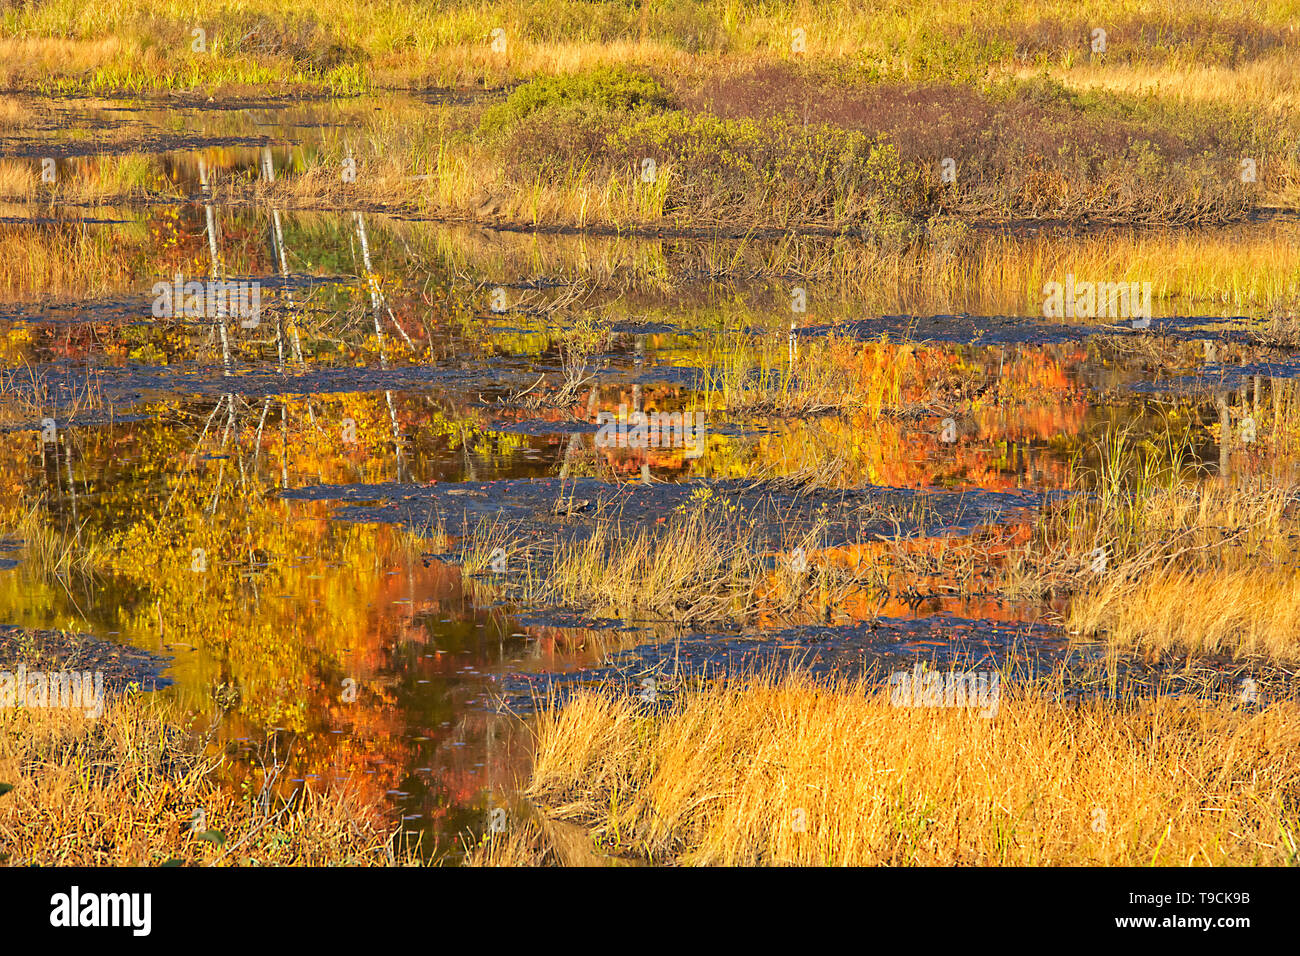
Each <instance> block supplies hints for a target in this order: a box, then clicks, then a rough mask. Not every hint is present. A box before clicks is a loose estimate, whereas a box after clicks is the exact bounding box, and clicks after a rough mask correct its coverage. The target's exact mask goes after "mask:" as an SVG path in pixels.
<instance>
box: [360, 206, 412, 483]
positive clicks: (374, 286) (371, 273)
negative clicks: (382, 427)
mask: <svg viewBox="0 0 1300 956" xmlns="http://www.w3.org/2000/svg"><path fill="white" fill-rule="evenodd" d="M353 215H354V216H356V219H357V241H358V242H359V243H360V244H361V265H362V267H363V268H364V269H365V270H366V282H367V284H368V285H369V286H370V307H371V312H372V313H373V314H374V319H375V341H376V343H377V344H378V346H379V366H380V368H385V369H386V368H388V350H387V348H385V346H384V330H383V327H382V326H381V325H380V321H381V315H382V312H383V306H384V300H383V296H382V295H381V294H380V292H379V282H378V281H377V280H376V279H375V270H374V268H373V267H372V266H371V264H370V239H369V237H368V236H367V235H366V219H365V216H363V215H362V214H361V213H360V212H359V211H358V212H355V213H353ZM394 324H396V323H394ZM399 331H400V328H399ZM403 335H405V333H403ZM407 341H408V342H409V341H410V340H409V339H407ZM384 401H385V402H387V404H388V420H389V423H390V424H391V425H392V428H393V452H394V457H395V458H396V460H397V480H398V481H401V480H402V430H401V427H400V426H399V425H398V422H397V408H396V407H395V406H394V405H393V393H392V392H389V391H386V392H384Z"/></svg>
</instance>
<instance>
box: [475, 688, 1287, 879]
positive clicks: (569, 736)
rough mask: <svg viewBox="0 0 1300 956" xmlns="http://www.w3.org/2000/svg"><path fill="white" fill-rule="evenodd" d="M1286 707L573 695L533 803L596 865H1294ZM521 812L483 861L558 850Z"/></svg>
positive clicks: (541, 756) (791, 692)
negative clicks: (661, 704) (582, 840)
mask: <svg viewBox="0 0 1300 956" xmlns="http://www.w3.org/2000/svg"><path fill="white" fill-rule="evenodd" d="M1297 742H1300V709H1297V705H1296V703H1295V702H1294V701H1293V700H1283V701H1279V702H1276V703H1270V704H1268V705H1267V706H1258V707H1257V706H1244V705H1242V704H1240V703H1239V702H1225V703H1215V702H1204V701H1199V702H1198V701H1195V700H1188V699H1178V698H1156V699H1146V700H1140V699H1134V700H1124V701H1119V702H1108V701H1104V700H1092V701H1084V702H1082V703H1079V704H1078V705H1077V706H1067V705H1063V704H1061V703H1059V702H1057V701H1056V700H1053V699H1052V695H1051V693H1050V688H1049V689H1048V692H1042V691H1041V690H1025V691H1023V692H1022V691H1014V692H1012V693H1010V694H1008V693H1005V692H1004V693H1003V696H1002V700H1001V702H1000V706H999V707H998V708H997V713H996V715H995V716H992V717H982V716H980V712H979V711H978V710H971V709H966V708H955V709H954V708H929V707H900V706H893V705H891V702H890V697H889V694H888V693H877V692H875V691H874V690H873V689H872V688H871V687H870V686H867V685H864V684H862V683H852V682H841V683H839V684H838V685H835V686H831V687H828V686H826V685H825V684H824V683H819V682H815V681H813V680H811V679H810V678H807V677H805V676H802V675H799V674H797V673H792V674H789V675H783V676H776V675H771V674H769V675H766V676H760V677H756V678H753V679H747V680H746V679H740V680H733V681H727V682H715V683H712V684H709V685H707V686H705V687H702V688H696V689H691V690H686V691H683V692H681V693H680V694H679V695H678V696H677V699H676V700H675V701H674V702H673V703H672V704H671V705H670V706H669V707H668V708H667V709H661V710H654V711H648V710H646V709H645V708H644V705H643V704H642V703H641V702H640V701H638V700H637V699H636V698H635V697H632V696H627V695H616V694H614V693H607V692H600V691H593V692H582V693H580V694H578V695H577V696H576V697H574V698H572V699H570V700H569V702H568V703H567V704H566V705H565V706H564V707H563V708H561V709H557V710H554V711H546V712H544V713H543V714H542V715H541V716H540V717H539V718H538V727H537V744H536V756H535V764H534V769H533V774H532V778H531V782H530V786H529V788H528V791H527V796H528V799H529V800H530V801H531V802H532V804H533V805H534V807H535V808H536V809H537V812H538V813H540V814H541V815H542V816H543V817H544V818H545V819H549V820H554V821H559V822H560V823H563V824H569V825H573V824H577V825H579V826H580V827H582V828H583V831H585V833H586V839H587V843H588V846H587V850H588V852H593V851H594V855H596V856H597V857H599V856H600V855H604V856H605V858H606V862H626V861H627V860H634V861H641V862H649V863H653V864H657V865H724V866H725V865H773V864H775V865H804V866H825V865H863V866H873V865H897V866H953V865H976V866H978V865H1013V866H1014V865H1021V866H1061V865H1066V866H1068V865H1121V866H1170V865H1210V866H1217V865H1242V864H1248V865H1295V864H1296V863H1297V862H1300V854H1298V853H1297V840H1298V839H1300V831H1298V828H1300V818H1297V815H1296V813H1297V804H1296V799H1297V794H1298V793H1300V765H1298V764H1297V763H1296V761H1295V759H1294V753H1295V750H1294V748H1295V746H1296V743H1297ZM546 836H547V835H546V834H545V833H542V832H540V831H539V827H538V824H537V823H535V822H526V821H525V822H522V823H521V824H520V825H518V826H516V827H515V828H514V829H513V830H511V831H509V832H507V833H505V834H502V835H500V836H498V837H496V838H495V839H494V840H493V841H492V844H494V845H489V846H486V847H484V848H483V849H482V850H480V852H479V854H478V855H477V857H476V859H475V862H477V863H479V864H480V865H538V864H545V863H553V862H565V859H564V857H563V856H561V855H560V853H558V852H557V848H556V847H555V846H554V845H553V843H552V842H551V841H549V840H548V839H547V838H546Z"/></svg>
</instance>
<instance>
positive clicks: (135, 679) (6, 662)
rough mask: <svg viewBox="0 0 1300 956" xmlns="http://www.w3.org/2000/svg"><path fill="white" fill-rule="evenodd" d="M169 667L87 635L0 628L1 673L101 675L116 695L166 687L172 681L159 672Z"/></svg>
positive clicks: (139, 652) (158, 658)
mask: <svg viewBox="0 0 1300 956" xmlns="http://www.w3.org/2000/svg"><path fill="white" fill-rule="evenodd" d="M170 663H171V661H170V659H168V658H165V657H162V656H160V655H158V654H152V653H150V652H149V651H146V650H141V649H140V648H136V647H129V646H127V645H125V644H117V643H114V642H113V641H106V640H100V639H98V638H96V637H94V636H93V635H90V634H73V633H69V632H68V631H54V630H43V629H42V630H33V629H29V628H24V627H16V626H14V625H12V624H0V670H9V671H13V670H16V669H17V668H18V667H20V666H24V667H26V668H27V669H28V670H29V671H32V670H46V671H57V670H77V671H102V672H103V674H104V686H105V687H106V688H108V689H109V690H111V691H114V692H117V691H121V690H124V689H125V688H126V686H127V685H128V684H131V683H135V684H139V685H140V688H141V689H142V690H157V689H159V688H162V687H167V686H168V685H170V684H171V683H172V681H171V679H170V678H168V677H164V676H162V672H163V670H164V669H165V668H166V667H167V666H168V665H169V664H170Z"/></svg>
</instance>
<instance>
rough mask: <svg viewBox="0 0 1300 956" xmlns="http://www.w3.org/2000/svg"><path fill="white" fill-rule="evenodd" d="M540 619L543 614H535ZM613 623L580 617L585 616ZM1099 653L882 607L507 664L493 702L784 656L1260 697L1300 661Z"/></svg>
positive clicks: (1148, 693) (821, 672) (1147, 691)
mask: <svg viewBox="0 0 1300 956" xmlns="http://www.w3.org/2000/svg"><path fill="white" fill-rule="evenodd" d="M547 619H548V616H547V615H544V614H543V615H538V616H536V617H535V618H534V620H536V621H539V622H541V621H546V620H547ZM609 623H611V622H601V621H594V620H588V621H586V622H584V626H603V625H607V624H609ZM1107 656H1108V655H1107V650H1106V647H1105V646H1104V645H1103V644H1100V643H1095V642H1076V641H1073V640H1072V639H1071V637H1070V635H1068V634H1067V633H1065V632H1064V631H1062V630H1061V629H1060V628H1058V627H1055V626H1052V625H1047V624H1040V623H1030V622H1005V621H992V620H982V619H970V618H958V617H953V616H949V615H935V616H932V617H923V618H888V617H881V618H876V619H874V620H871V621H863V622H857V623H854V624H851V625H844V626H822V625H809V626H800V627H791V628H783V629H778V630H772V631H761V632H754V633H751V634H743V635H739V636H737V635H730V634H721V633H718V634H709V633H692V634H690V635H688V636H685V637H682V638H680V639H677V640H661V641H657V642H652V643H646V644H641V645H639V646H637V647H634V648H630V649H628V650H623V651H619V652H616V653H614V654H612V655H610V657H609V658H608V659H607V661H606V662H605V663H604V664H603V665H601V666H598V667H590V668H584V669H579V670H575V671H571V672H567V673H558V672H550V673H514V674H507V675H505V676H503V677H502V678H501V680H500V684H499V694H500V696H499V698H498V700H497V701H496V706H497V707H498V708H499V709H502V710H509V711H512V712H516V713H522V714H526V713H531V712H533V711H534V710H536V709H537V708H538V707H539V706H542V707H550V706H553V705H554V704H556V703H563V702H564V700H565V699H566V698H567V697H568V695H570V694H572V693H574V692H575V691H577V690H584V689H585V690H591V689H602V690H606V691H609V690H613V691H615V692H616V693H627V694H629V695H632V696H636V697H639V698H640V699H643V700H647V701H650V700H652V699H653V702H654V703H656V704H659V705H663V704H666V703H667V702H669V701H671V699H672V693H673V690H674V688H676V687H678V686H681V685H682V684H685V683H691V682H698V681H700V680H704V679H706V678H727V677H740V678H744V677H747V676H750V675H754V674H758V673H765V672H768V673H771V672H775V673H780V672H783V671H785V670H788V669H791V668H798V669H800V670H802V671H805V672H807V673H809V674H812V675H814V676H816V677H818V678H822V679H826V680H836V679H849V680H852V679H855V678H861V677H865V678H867V679H868V680H869V682H870V683H872V684H873V685H874V686H878V687H884V686H887V685H888V681H889V677H890V675H891V674H894V673H897V672H899V671H912V670H913V669H914V668H916V667H917V666H920V667H921V668H923V669H924V670H930V671H943V672H948V671H954V672H979V671H994V670H996V671H998V672H999V674H1000V684H1001V687H1002V693H1008V692H1010V691H1011V690H1012V689H1013V688H1015V687H1016V686H1018V685H1021V686H1023V685H1029V684H1033V683H1035V682H1040V681H1042V680H1044V679H1047V680H1048V681H1055V679H1056V678H1055V674H1056V671H1057V668H1058V667H1060V666H1063V668H1064V670H1063V675H1062V677H1063V680H1062V683H1061V684H1059V685H1057V684H1055V683H1048V684H1046V685H1045V686H1046V687H1047V689H1048V690H1049V691H1052V692H1053V693H1054V694H1055V697H1056V699H1059V700H1060V701H1061V702H1062V703H1065V704H1069V705H1077V704H1079V703H1082V702H1083V701H1086V700H1092V699H1098V698H1100V699H1104V700H1106V701H1109V702H1111V703H1112V704H1119V705H1123V704H1124V703H1125V702H1130V703H1131V702H1133V701H1136V700H1139V699H1142V698H1150V697H1156V696H1188V697H1194V698H1198V699H1220V700H1230V701H1235V702H1236V703H1237V704H1239V705H1240V706H1243V707H1250V708H1256V709H1258V708H1262V707H1264V706H1266V705H1267V703H1269V702H1271V701H1276V700H1279V699H1283V698H1290V699H1300V672H1298V671H1297V670H1296V669H1294V668H1290V667H1286V666H1282V665H1279V664H1277V663H1276V662H1272V661H1268V660H1265V659H1255V658H1252V659H1246V660H1234V659H1232V658H1230V657H1225V656H1214V655H1210V656H1206V657H1203V658H1199V659H1195V658H1190V657H1185V658H1178V657H1172V656H1164V657H1161V658H1159V659H1155V660H1147V659H1143V658H1140V657H1137V656H1134V655H1117V656H1115V657H1114V658H1111V659H1109V660H1108V659H1107ZM651 692H652V693H651Z"/></svg>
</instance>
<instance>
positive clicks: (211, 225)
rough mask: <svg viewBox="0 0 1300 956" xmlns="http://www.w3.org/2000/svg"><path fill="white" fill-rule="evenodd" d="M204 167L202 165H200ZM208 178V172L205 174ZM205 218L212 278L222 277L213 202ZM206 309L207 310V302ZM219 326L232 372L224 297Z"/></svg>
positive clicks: (224, 360) (206, 207)
mask: <svg viewBox="0 0 1300 956" xmlns="http://www.w3.org/2000/svg"><path fill="white" fill-rule="evenodd" d="M200 168H202V167H200ZM203 178H204V179H205V180H206V179H207V175H206V173H204V174H203ZM203 212H204V218H205V219H206V220H207V226H208V255H209V256H210V257H211V259H212V278H214V279H220V278H221V277H222V270H221V258H220V256H218V255H217V213H216V211H215V210H214V209H213V208H212V203H210V202H208V203H204V204H203ZM204 311H206V303H205V308H204ZM216 321H217V328H218V329H219V330H220V332H221V364H222V367H223V369H224V374H226V375H229V374H230V336H229V335H228V334H227V333H226V303H225V300H224V298H223V297H219V298H218V299H217V318H216Z"/></svg>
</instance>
